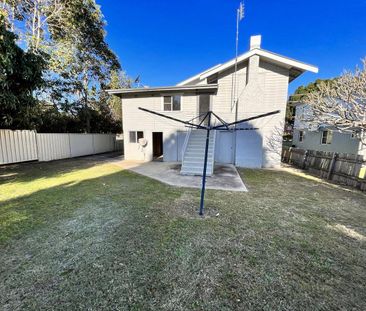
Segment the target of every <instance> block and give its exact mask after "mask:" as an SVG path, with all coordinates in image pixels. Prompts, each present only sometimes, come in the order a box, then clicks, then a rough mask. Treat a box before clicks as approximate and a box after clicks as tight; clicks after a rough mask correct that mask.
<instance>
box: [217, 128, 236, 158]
mask: <svg viewBox="0 0 366 311" xmlns="http://www.w3.org/2000/svg"><path fill="white" fill-rule="evenodd" d="M215 161H216V162H218V163H233V134H232V133H231V132H227V131H218V132H217V140H216V146H215Z"/></svg>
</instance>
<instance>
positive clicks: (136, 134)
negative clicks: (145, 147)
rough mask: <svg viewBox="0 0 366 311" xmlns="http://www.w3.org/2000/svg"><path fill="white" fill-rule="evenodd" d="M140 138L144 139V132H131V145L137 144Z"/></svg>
mask: <svg viewBox="0 0 366 311" xmlns="http://www.w3.org/2000/svg"><path fill="white" fill-rule="evenodd" d="M140 138H144V132H143V131H130V143H137V142H138V141H139V139H140Z"/></svg>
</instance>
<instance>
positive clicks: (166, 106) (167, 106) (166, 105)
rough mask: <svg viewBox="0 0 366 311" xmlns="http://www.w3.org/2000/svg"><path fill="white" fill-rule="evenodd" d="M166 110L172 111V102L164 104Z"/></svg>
mask: <svg viewBox="0 0 366 311" xmlns="http://www.w3.org/2000/svg"><path fill="white" fill-rule="evenodd" d="M164 110H165V111H170V110H172V104H164Z"/></svg>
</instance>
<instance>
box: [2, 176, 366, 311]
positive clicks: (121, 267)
mask: <svg viewBox="0 0 366 311" xmlns="http://www.w3.org/2000/svg"><path fill="white" fill-rule="evenodd" d="M243 172H244V178H246V181H247V182H248V184H249V186H252V191H251V192H249V193H231V192H223V191H208V192H207V205H208V206H209V207H213V208H216V209H217V210H218V212H220V216H219V217H209V218H207V219H200V218H191V217H182V215H181V214H179V213H178V214H176V213H174V211H173V210H174V209H177V210H178V212H179V208H182V206H181V204H184V205H189V204H191V202H192V201H193V202H194V204H196V203H198V199H199V198H198V191H196V190H189V189H182V188H174V187H169V186H166V185H164V184H162V183H160V182H157V181H155V180H152V179H149V178H147V177H142V176H140V175H137V174H134V173H132V172H128V171H118V172H115V173H111V174H109V175H105V176H102V177H98V178H93V179H89V180H84V181H80V182H78V183H73V182H71V183H65V184H63V185H59V186H57V187H52V188H48V189H44V190H40V191H38V192H34V193H32V194H30V195H28V196H27V197H22V198H17V199H12V200H8V201H6V202H4V204H6V206H10V207H9V208H10V209H11V208H14V210H15V211H17V212H19V213H24V214H23V215H24V216H25V217H26V218H25V219H24V220H20V221H19V224H21V226H18V225H16V227H17V228H18V229H17V230H20V231H19V232H18V231H17V230H15V232H13V233H12V235H11V236H12V237H10V238H9V240H8V243H7V245H6V246H4V247H3V248H2V249H1V252H0V262H2V263H3V264H2V265H1V267H0V304H1V305H2V306H5V307H4V309H5V310H6V309H8V310H14V309H21V308H23V309H27V310H32V309H33V310H39V309H56V310H57V309H58V310H65V309H67V310H72V309H94V310H116V309H122V310H192V309H193V310H194V309H196V310H202V309H203V310H255V309H256V310H258V309H268V310H284V309H287V310H306V309H308V310H309V309H311V310H319V309H320V308H324V309H329V310H332V309H337V308H343V309H357V308H358V309H362V307H364V306H365V299H364V298H365V294H364V291H363V284H364V281H365V274H364V271H365V270H364V267H362V260H363V258H362V256H361V255H362V251H363V249H362V247H361V246H360V244H359V241H349V240H342V239H339V237H340V235H337V234H338V233H337V232H335V231H334V230H331V229H328V228H326V226H325V225H326V221H327V220H329V219H333V220H334V221H338V222H340V221H341V220H343V221H345V219H349V220H351V216H350V214H349V213H350V212H349V211H347V209H344V211H343V210H342V211H339V209H340V206H341V205H340V204H338V203H337V202H333V201H334V199H338V198H340V197H341V196H343V195H344V194H343V193H342V194H340V195H338V196H337V197H334V196H336V195H337V194H336V193H334V192H332V191H334V190H333V189H329V188H326V187H323V186H319V187H315V186H314V182H313V181H308V180H304V181H303V179H300V177H292V176H290V175H288V174H287V173H283V172H279V173H277V172H276V173H273V172H270V171H259V170H251V171H247V170H244V171H243ZM296 184H297V186H296ZM310 191H312V193H311V192H310ZM319 193H320V194H323V195H324V196H323V200H322V198H321V197H319ZM332 195H333V201H332V200H331V196H332ZM294 198H296V199H294ZM356 199H358V197H355V200H356ZM312 200H313V202H314V203H313V205H312V204H311V202H312ZM325 200H326V201H327V202H331V203H332V204H330V203H328V204H325V205H322V208H323V209H324V210H321V207H318V206H317V205H318V204H320V203H321V202H322V201H325ZM50 202H51V203H50ZM323 203H324V202H323ZM354 203H355V202H354ZM177 204H178V206H177ZM334 205H336V208H337V210H334ZM355 205H357V206H358V209H359V208H360V206H362V205H361V201H360V202H358V201H357V202H356V203H355ZM178 207H179V208H178ZM167 209H168V210H169V212H168V213H167V212H166V210H167ZM349 209H350V208H348V210H349ZM351 209H352V208H351ZM353 209H354V211H352V215H353V216H352V217H353V218H355V217H356V216H355V215H356V212H355V210H356V207H354V208H353ZM335 211H336V212H337V214H334V212H335ZM332 212H333V215H332ZM183 216H184V215H183ZM356 222H357V221H356V220H355V219H353V223H356ZM14 226H15V224H14ZM357 247H358V248H357ZM351 279H352V286H351V285H350V284H349V283H348V282H349V280H351ZM319 306H320V307H319Z"/></svg>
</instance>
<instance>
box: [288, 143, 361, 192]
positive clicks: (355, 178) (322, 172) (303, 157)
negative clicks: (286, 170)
mask: <svg viewBox="0 0 366 311" xmlns="http://www.w3.org/2000/svg"><path fill="white" fill-rule="evenodd" d="M282 162H284V163H288V164H291V165H294V166H296V167H298V168H301V169H304V170H308V171H309V172H310V173H311V174H314V175H317V176H319V177H321V178H325V179H328V180H331V181H334V182H336V183H339V184H343V185H347V186H351V187H354V188H358V189H361V190H362V191H366V176H365V175H366V161H365V160H364V159H363V156H362V155H355V154H348V153H337V152H326V151H315V150H304V149H299V148H284V149H283V151H282Z"/></svg>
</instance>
